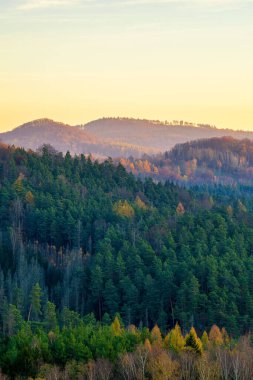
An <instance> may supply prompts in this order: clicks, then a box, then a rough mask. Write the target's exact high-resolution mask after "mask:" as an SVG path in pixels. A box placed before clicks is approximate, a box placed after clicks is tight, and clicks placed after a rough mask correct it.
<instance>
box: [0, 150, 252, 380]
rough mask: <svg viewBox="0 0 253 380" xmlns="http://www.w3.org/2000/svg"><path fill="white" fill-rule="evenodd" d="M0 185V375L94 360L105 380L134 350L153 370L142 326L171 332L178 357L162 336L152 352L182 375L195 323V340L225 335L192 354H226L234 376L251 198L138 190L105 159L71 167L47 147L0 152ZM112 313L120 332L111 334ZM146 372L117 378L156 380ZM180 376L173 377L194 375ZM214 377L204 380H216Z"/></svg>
mask: <svg viewBox="0 0 253 380" xmlns="http://www.w3.org/2000/svg"><path fill="white" fill-rule="evenodd" d="M0 181H1V182H0V229H1V231H0V267H1V271H0V298H1V300H0V331H1V338H0V350H1V352H2V354H1V355H0V356H1V359H0V366H1V367H2V369H3V371H4V372H5V373H7V374H8V375H9V376H12V378H15V376H17V375H18V374H20V375H22V376H28V375H29V376H33V377H35V376H40V377H42V378H43V377H45V376H46V375H43V374H42V373H39V371H40V367H41V366H42V365H43V363H48V364H49V365H52V366H53V365H54V364H55V365H57V368H56V367H55V371H62V370H63V368H64V367H65V366H66V365H67V363H68V362H69V361H73V360H74V361H75V363H76V364H75V365H76V366H78V363H79V362H81V363H83V365H84V364H85V363H88V362H89V360H96V361H97V360H99V359H101V358H104V359H108V360H109V362H108V361H106V362H102V364H101V362H99V363H100V364H99V365H105V366H111V365H112V364H110V363H114V364H113V365H114V367H113V370H112V369H111V371H116V370H117V368H118V366H119V363H120V362H119V360H121V359H120V358H121V357H120V354H122V355H123V354H126V352H128V353H129V352H132V351H134V352H135V353H134V354H131V355H133V357H134V358H135V359H133V357H132V356H131V355H130V354H129V355H130V357H131V358H132V359H131V360H139V359H136V356H135V355H137V357H138V355H139V354H138V352H139V351H138V350H140V351H141V352H142V351H143V350H144V352H146V354H147V357H146V359H145V360H146V361H145V363H149V361H150V360H151V362H152V359H150V358H151V357H152V352H153V351H152V349H151V348H150V347H149V346H148V345H149V343H147V341H146V339H148V341H149V342H150V344H151V346H152V344H153V342H154V338H152V336H150V334H151V333H150V332H149V330H148V329H150V330H151V331H152V329H153V328H154V326H156V324H157V325H158V326H159V327H160V330H159V331H161V334H163V337H165V336H166V334H167V331H168V330H171V329H172V328H173V327H174V326H176V324H177V323H178V324H179V325H180V326H181V329H182V334H183V335H184V338H182V339H181V338H180V339H181V340H182V342H183V343H182V347H181V348H182V351H183V354H182V355H180V356H179V357H174V356H173V355H174V354H173V349H172V350H171V349H170V348H169V347H168V346H166V344H168V342H167V343H166V341H164V340H163V339H162V338H161V339H162V342H160V343H159V345H158V346H159V347H156V348H155V349H157V350H160V351H159V352H160V354H161V355H163V352H165V351H164V350H167V351H168V349H169V351H172V352H171V353H170V355H172V356H168V352H167V351H166V355H167V356H166V358H167V357H169V358H170V360H171V361H172V362H173V364H171V363H172V362H171V363H170V364H168V365H171V366H172V367H173V366H175V368H179V367H178V366H182V365H186V366H189V363H188V364H187V363H186V364H182V360H183V363H184V360H186V359H183V358H187V357H188V356H187V355H188V351H189V350H188V349H186V350H185V349H183V348H184V347H185V346H186V347H192V348H193V351H194V355H195V354H196V355H198V354H200V352H197V351H198V350H197V349H196V346H195V343H196V342H195V343H189V342H188V343H187V339H188V341H189V339H190V338H185V337H187V336H188V335H187V334H188V333H189V331H190V329H191V327H192V326H193V325H194V326H195V329H196V331H197V332H198V334H199V336H201V335H202V333H203V332H204V331H205V330H206V331H208V332H209V331H210V330H211V331H212V330H213V328H212V326H213V325H218V326H220V327H224V328H225V329H226V330H227V331H228V333H229V335H230V336H231V337H233V339H232V340H231V339H229V338H228V337H227V334H226V333H225V330H222V331H223V333H221V332H220V334H221V336H222V338H221V341H220V343H219V347H222V348H220V349H219V350H218V351H217V350H216V349H215V350H214V352H213V350H212V349H211V348H210V350H209V348H208V350H207V351H208V352H207V353H203V352H205V350H204V349H203V347H202V346H201V347H202V348H201V349H200V351H201V357H202V359H201V360H204V359H203V358H205V360H211V362H212V363H213V361H214V362H215V363H216V364H214V366H216V365H218V366H219V365H221V363H220V364H219V363H218V364H217V360H218V358H219V355H228V358H229V360H230V361H229V360H228V362H229V363H230V364H231V368H232V367H233V364H232V363H233V361H232V362H231V360H232V359H233V352H237V353H238V352H240V355H244V351H245V352H246V353H245V357H246V356H247V355H248V354H249V353H252V352H251V351H250V350H251V345H250V338H246V337H245V338H244V339H241V341H240V342H239V343H238V340H237V339H238V337H239V335H243V334H247V333H248V332H249V331H251V330H252V327H253V285H252V284H253V265H252V264H253V209H252V204H253V203H252V195H251V194H250V193H249V192H244V191H239V189H238V190H237V189H232V188H225V187H215V188H212V189H208V188H203V187H198V188H195V189H192V190H186V189H184V188H182V187H178V186H176V185H173V184H172V183H169V182H166V183H164V184H161V183H157V184H156V183H154V182H153V181H152V180H151V179H146V180H142V181H141V180H139V179H136V178H135V177H134V176H133V175H132V174H128V173H127V172H126V170H125V169H124V167H123V166H122V165H115V164H114V163H113V162H112V161H111V160H107V161H105V162H103V163H101V164H99V163H98V162H92V161H91V159H90V158H85V157H84V156H80V157H73V158H72V157H71V156H70V154H69V153H67V154H66V155H62V154H61V153H57V152H56V151H54V150H53V149H52V148H51V147H50V146H43V147H42V148H41V149H40V151H39V152H37V153H34V152H32V151H29V152H26V151H25V150H22V149H15V148H13V147H5V146H1V148H0ZM117 314H118V315H119V316H120V319H121V321H122V324H124V325H125V326H126V328H125V329H123V327H119V326H118V327H117V329H120V332H116V333H115V332H114V333H112V330H111V329H112V328H113V327H112V326H114V327H115V325H111V323H112V321H113V320H114V317H115V315H117ZM96 321H98V322H96ZM114 322H115V320H114ZM115 323H116V325H118V324H119V321H118V318H116V322H115ZM133 324H134V325H136V326H137V327H138V329H137V330H136V328H133V327H132V328H130V327H129V326H131V325H133ZM121 328H122V330H121ZM155 330H156V329H155ZM216 330H217V329H216ZM173 331H174V330H173ZM216 332H217V331H216ZM192 334H193V335H194V339H197V338H196V336H195V332H194V331H193V330H192ZM217 334H218V333H217ZM225 336H226V337H227V338H226V339H228V340H229V343H228V344H229V346H228V347H227V346H226V347H225V348H224V347H223V345H224V344H227V343H226V342H227V341H226V342H225V340H226V339H225ZM159 339H160V338H159ZM168 339H169V338H168ZM168 339H167V340H168ZM191 339H193V338H191ZM212 339H213V338H212V334H211V340H212ZM145 341H146V346H148V347H146V346H145ZM224 342H225V343H224ZM235 342H236V343H235ZM72 343H73V346H72ZM197 343H198V344H200V342H199V340H197ZM201 344H202V345H203V344H204V345H205V344H206V343H203V339H202V343H201ZM240 345H241V346H240ZM211 346H212V345H211ZM211 346H210V347H211ZM143 347H144V348H143ZM145 347H146V348H145ZM208 347H209V346H208ZM235 347H242V348H238V350H239V351H237V348H235ZM243 347H244V348H243ZM245 347H246V348H245ZM96 350H97V351H96ZM233 350H234V351H233ZM190 351H191V350H190ZM202 351H203V352H202ZM209 351H210V352H209ZM160 354H159V355H160ZM31 355H34V356H31ZM157 355H158V354H157ZM159 355H158V356H159ZM206 355H209V356H210V357H209V356H208V359H207V356H206ZM212 355H213V356H212ZM238 355H239V354H238ZM158 356H157V357H158ZM26 357H27V360H29V361H28V362H26V359H25V358H26ZM220 357H221V356H220ZM147 358H149V359H147ZM122 360H123V359H122ZM126 360H128V359H126ZM129 360H130V359H129ZM164 360H165V359H164ZM238 360H239V359H238ZM243 360H244V359H243ZM245 360H246V358H245ZM161 361H163V359H161ZM31 363H32V364H33V365H32V364H31ZM92 363H93V364H94V362H92ZM191 363H192V365H194V366H195V367H196V366H198V365H199V364H198V363H199V360H197V359H196V361H195V359H194V360H191ZM72 364H73V363H72ZM93 364H92V365H93ZM202 364H203V363H202ZM99 365H98V366H99ZM150 365H151V366H152V364H150ZM74 367H75V366H74ZM195 367H194V368H195ZM29 368H31V369H29ZM50 368H51V367H50ZM92 368H93V367H92ZM187 368H188V367H187ZM196 368H197V367H196ZM196 368H195V369H194V370H196ZM215 368H216V367H215ZM28 369H29V370H28ZM86 369H87V368H86ZM97 370H98V369H97ZM188 370H189V368H188V369H187V371H188ZM230 370H231V371H232V369H230ZM15 371H16V372H15ZM17 371H19V372H17ZM150 371H151V370H150V369H145V371H144V373H142V375H138V376H142V377H138V376H137V375H136V376H135V377H134V375H131V376H132V377H131V376H130V375H129V376H128V375H123V374H121V375H120V376H121V377H116V378H117V379H119V378H122V379H129V380H130V379H144V378H149V379H156V380H158V379H159V377H154V376H153V375H152V374H150V373H151V372H150ZM152 371H153V370H152ZM175 371H177V370H176V369H175ZM187 371H186V372H187ZM192 371H193V370H192ZM198 371H199V370H198ZM217 371H221V369H219V370H217ZM249 371H250V369H249ZM251 371H252V370H251ZM102 372H103V371H102ZM110 373H111V374H112V373H114V372H110ZM176 373H177V372H175V373H174V375H173V376H174V377H168V376H167V377H160V378H161V379H170V378H171V379H174V378H175V379H177V377H176V376H179V375H176ZM178 373H181V375H182V370H179V372H178ZM187 373H188V372H187ZM194 373H195V372H194ZM217 373H218V372H217ZM219 373H220V372H219ZM249 373H250V374H252V372H249ZM181 375H180V376H181ZM50 376H51V377H49V375H48V377H47V378H48V379H51V378H56V377H54V375H53V374H52V375H50ZM59 376H62V378H64V377H63V376H64V375H63V374H62V375H59ZM73 376H74V375H73ZM80 376H81V375H80ZM86 376H88V375H86ZM89 376H90V377H88V379H103V377H101V376H102V375H100V377H95V376H97V375H94V376H93V375H92V374H91V375H89ZM92 376H93V377H92ZM152 376H153V377H152ZM157 376H158V375H157ZM171 376H172V375H171ZM185 376H186V375H185ZM191 376H192V377H182V376H181V377H179V378H180V379H188V378H189V379H196V378H200V377H196V376H197V375H196V373H195V375H191ZM194 376H195V377H194ZM198 376H199V375H198ZM210 376H211V375H210ZM217 376H222V375H217ZM217 376H216V377H209V378H210V379H216V378H222V379H223V378H224V379H225V377H217ZM229 376H230V375H229ZM231 376H232V375H231ZM24 378H26V377H24ZM58 378H59V377H58ZM65 378H73V379H74V378H75V377H65ZM76 378H78V377H76ZM109 378H110V377H104V379H109ZM202 378H205V379H208V377H202ZM229 378H231V377H226V379H229ZM232 378H235V377H232ZM241 378H242V379H247V377H241ZM248 378H249V379H250V378H252V377H248ZM237 379H239V377H237Z"/></svg>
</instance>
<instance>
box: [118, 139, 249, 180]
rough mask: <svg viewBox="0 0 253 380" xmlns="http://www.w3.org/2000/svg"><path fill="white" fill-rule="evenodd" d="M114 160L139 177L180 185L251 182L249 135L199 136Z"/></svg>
mask: <svg viewBox="0 0 253 380" xmlns="http://www.w3.org/2000/svg"><path fill="white" fill-rule="evenodd" d="M118 162H120V163H121V164H122V165H123V166H124V167H125V168H126V169H127V170H128V171H129V172H132V173H134V174H135V175H138V176H140V177H147V176H149V177H152V178H154V179H155V180H158V181H164V180H171V181H174V182H177V183H179V184H181V185H182V184H183V185H193V184H195V185H196V184H197V185H203V184H209V185H212V184H222V185H225V186H233V187H236V186H237V185H238V184H240V185H242V186H248V187H250V186H252V184H253V175H252V174H253V143H252V140H249V139H243V140H238V139H235V138H233V137H220V138H216V137H215V138H210V139H200V140H195V141H191V142H186V143H184V144H177V145H175V146H174V148H172V149H171V150H170V151H167V152H165V153H161V154H157V155H153V156H151V155H144V156H143V157H142V158H141V159H136V158H133V157H129V158H123V157H121V158H120V159H118Z"/></svg>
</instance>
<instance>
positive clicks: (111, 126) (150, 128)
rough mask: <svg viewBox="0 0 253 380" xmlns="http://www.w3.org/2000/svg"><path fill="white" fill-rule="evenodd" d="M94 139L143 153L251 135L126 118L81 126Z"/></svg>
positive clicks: (205, 127)
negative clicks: (132, 145) (214, 138)
mask: <svg viewBox="0 0 253 380" xmlns="http://www.w3.org/2000/svg"><path fill="white" fill-rule="evenodd" d="M80 128H81V129H82V130H84V131H86V132H88V133H92V134H94V135H96V136H97V137H99V138H101V139H104V138H109V139H112V140H114V141H118V142H123V143H127V144H135V145H138V146H142V147H143V148H146V151H145V149H143V150H144V151H145V153H148V149H150V148H153V149H154V150H156V152H158V151H159V152H165V151H167V150H170V149H171V148H172V147H174V146H175V145H176V144H181V143H185V142H187V141H192V140H196V139H206V138H212V137H224V136H231V137H234V138H237V139H245V138H248V139H253V132H246V131H234V130H231V129H218V128H215V127H212V126H210V125H204V124H193V123H188V122H183V121H181V122H179V121H178V122H177V121H174V122H171V123H169V122H165V123H163V122H160V121H152V120H139V119H128V118H104V119H99V120H95V121H92V122H90V123H87V124H85V125H83V126H81V127H80Z"/></svg>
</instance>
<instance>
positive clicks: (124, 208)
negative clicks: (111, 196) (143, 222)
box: [113, 200, 134, 218]
mask: <svg viewBox="0 0 253 380" xmlns="http://www.w3.org/2000/svg"><path fill="white" fill-rule="evenodd" d="M113 211H114V212H115V213H116V214H118V215H120V216H124V217H126V218H132V217H133V216H134V209H133V207H132V206H131V205H130V203H128V202H127V201H126V200H125V201H118V202H116V203H115V204H114V206H113Z"/></svg>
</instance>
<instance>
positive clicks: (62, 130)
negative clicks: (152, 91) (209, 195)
mask: <svg viewBox="0 0 253 380" xmlns="http://www.w3.org/2000/svg"><path fill="white" fill-rule="evenodd" d="M228 135H229V136H231V137H234V138H237V139H244V138H249V139H251V140H253V132H251V131H243V130H238V131H234V130H232V129H219V128H217V127H215V126H211V125H209V124H196V123H190V122H184V121H176V120H174V121H173V122H167V121H165V122H161V121H158V120H148V119H134V118H125V117H118V118H101V119H97V120H93V121H90V122H88V123H86V124H80V125H75V126H71V125H69V124H65V123H62V122H57V121H54V120H52V119H48V118H41V119H37V120H33V121H31V122H27V123H24V124H22V125H20V126H18V127H17V128H14V129H13V130H12V131H8V132H4V133H0V140H1V141H2V142H4V143H6V144H9V145H15V146H20V147H23V148H25V149H32V150H36V149H38V148H39V147H40V146H41V145H43V144H51V145H52V146H54V148H55V149H56V150H58V151H61V152H63V153H66V152H67V151H70V152H71V154H81V153H83V154H92V155H94V156H95V157H96V156H97V157H101V158H106V157H108V156H110V157H112V158H116V157H129V156H133V157H135V158H140V157H141V156H142V155H143V154H149V155H150V154H158V153H162V152H166V151H168V150H170V149H172V148H173V147H174V146H175V145H177V144H182V143H186V142H189V141H192V140H197V139H203V138H213V137H224V136H228Z"/></svg>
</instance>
